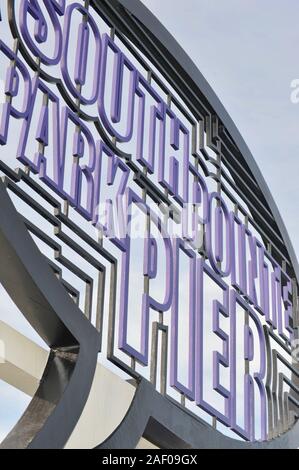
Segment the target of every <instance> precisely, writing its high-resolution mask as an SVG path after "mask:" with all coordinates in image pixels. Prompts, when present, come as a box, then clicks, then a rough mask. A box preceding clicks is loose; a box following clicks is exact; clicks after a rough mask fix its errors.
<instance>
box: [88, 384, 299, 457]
mask: <svg viewBox="0 0 299 470" xmlns="http://www.w3.org/2000/svg"><path fill="white" fill-rule="evenodd" d="M142 436H143V437H145V438H146V439H148V440H149V441H150V442H152V443H153V444H157V445H158V446H159V447H160V448H162V449H163V448H164V449H296V448H298V442H299V423H298V422H297V423H296V424H295V426H294V427H293V429H292V430H290V431H288V432H286V433H284V434H282V435H281V436H279V437H277V438H275V439H273V440H271V441H265V442H243V441H238V440H236V439H231V438H229V437H227V436H225V435H224V434H222V433H221V432H219V431H217V430H216V429H214V428H212V426H210V425H209V424H207V423H206V422H204V421H203V420H201V419H200V418H198V417H197V416H195V415H193V414H192V413H191V412H188V410H186V409H183V408H181V407H179V406H177V404H176V403H175V402H173V401H171V400H170V399H168V398H165V397H163V396H162V395H161V394H160V393H158V392H157V391H156V390H155V389H154V387H153V385H152V384H151V383H150V382H148V381H147V380H145V379H142V380H141V381H140V383H139V384H138V385H137V389H136V393H135V396H134V399H133V401H132V404H131V406H130V408H129V410H128V413H127V415H126V416H125V418H124V420H123V421H122V423H121V424H120V426H119V427H118V428H117V429H116V430H115V431H114V433H113V434H112V435H111V436H110V437H109V438H108V439H106V440H105V441H104V442H103V443H102V444H100V445H99V446H98V447H97V449H132V448H135V447H136V446H137V444H138V442H139V440H140V438H141V437H142Z"/></svg>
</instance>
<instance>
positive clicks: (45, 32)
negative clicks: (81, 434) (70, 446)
mask: <svg viewBox="0 0 299 470" xmlns="http://www.w3.org/2000/svg"><path fill="white" fill-rule="evenodd" d="M1 14H2V21H1V23H0V28H1V29H0V80H2V83H3V93H2V96H1V97H0V99H2V105H1V110H0V144H1V149H0V152H1V162H0V169H1V172H2V175H3V180H2V183H1V187H0V191H1V202H0V205H1V221H0V232H1V240H0V251H1V257H2V260H3V264H2V268H1V273H0V275H1V282H2V283H3V285H4V287H5V288H6V289H7V291H8V292H9V294H10V296H11V298H12V299H13V300H14V302H15V303H16V305H17V306H18V307H19V308H20V310H21V311H22V313H23V314H24V315H25V317H26V318H27V319H28V320H29V321H30V323H31V324H32V326H33V327H34V328H35V329H36V330H37V332H38V333H39V334H40V335H41V337H42V338H43V339H44V340H45V341H46V343H47V344H48V345H49V347H50V348H51V354H50V358H49V364H48V367H47V369H48V370H47V371H46V372H45V376H44V379H43V380H42V382H41V386H40V388H39V390H38V392H37V394H36V396H35V397H34V398H33V401H32V403H31V405H30V406H29V408H28V409H27V410H26V412H25V414H24V415H23V417H22V418H21V420H20V421H19V423H18V424H17V425H16V427H15V429H14V430H13V431H12V432H11V433H10V434H9V436H8V437H7V438H6V440H5V441H4V443H3V446H4V447H14V446H17V447H43V446H45V447H63V446H64V444H65V442H66V440H67V438H68V437H69V435H70V434H71V432H72V430H73V429H74V427H75V425H76V422H77V421H78V419H79V416H80V414H81V412H82V409H83V408H84V404H85V402H86V399H87V396H88V393H89V390H90V387H91V383H92V378H93V374H94V370H95V365H96V361H97V353H98V352H99V351H101V354H102V356H101V357H107V358H108V361H109V363H110V364H111V367H115V368H116V369H117V370H120V369H121V370H122V371H124V372H125V373H126V374H128V376H130V377H133V378H134V379H136V381H137V382H136V383H137V385H136V386H137V389H136V395H135V398H134V402H133V404H132V407H131V409H130V412H129V414H128V416H127V418H126V419H125V420H124V422H123V423H122V425H121V426H120V428H119V429H118V430H117V431H116V432H115V435H112V436H111V438H110V439H108V441H107V442H106V443H104V444H102V446H103V447H105V446H107V447H108V448H111V447H113V446H121V447H126V445H131V444H129V443H128V441H127V439H128V432H127V431H128V429H130V434H131V435H132V433H133V434H134V433H135V434H134V435H136V442H137V440H138V439H139V437H140V435H142V434H144V433H146V434H147V435H148V436H149V438H151V439H156V440H157V435H159V436H160V442H162V443H164V444H165V443H166V444H165V445H167V446H178V447H183V446H185V445H188V446H193V447H210V446H223V447H232V446H240V447H242V446H244V447H245V446H246V445H253V446H255V445H256V446H259V445H260V446H263V445H264V446H272V445H273V446H279V445H282V444H281V442H283V445H287V446H293V445H296V446H298V442H297V440H296V439H297V433H298V431H297V426H296V425H295V426H294V422H295V421H296V419H297V413H298V393H299V390H298V387H297V380H298V370H297V366H296V357H295V356H296V354H295V353H294V345H295V346H296V340H297V277H296V276H298V274H299V270H298V264H297V260H296V257H295V255H294V253H293V249H292V247H291V244H290V241H289V239H288V235H287V233H286V230H285V228H284V225H283V223H282V221H281V218H280V216H279V213H278V211H277V209H276V206H275V204H274V202H273V200H272V197H271V195H270V193H269V190H268V188H267V186H266V184H265V182H264V180H263V177H262V176H261V173H260V172H259V170H258V168H257V167H256V164H255V162H254V160H253V158H252V156H251V154H250V152H249V150H248V148H247V147H246V145H245V143H244V142H243V140H242V139H241V137H240V135H239V133H238V131H237V130H236V128H235V126H234V124H233V122H232V121H231V119H230V118H229V116H228V115H227V113H226V112H225V110H224V108H223V107H222V105H221V104H220V102H219V101H218V99H217V97H216V96H215V94H214V93H213V92H212V90H211V89H210V87H209V86H208V84H207V83H206V82H205V80H204V79H203V77H202V76H201V74H200V73H199V71H198V70H197V69H196V67H195V66H194V64H193V63H192V62H191V61H190V59H189V58H188V57H187V56H186V55H185V53H184V52H183V51H182V49H181V48H180V47H179V46H178V44H177V43H176V42H175V41H174V40H173V38H171V36H170V35H169V34H168V33H167V31H166V30H165V29H164V28H163V26H162V25H161V24H160V23H159V22H158V21H157V20H156V19H155V18H154V17H153V16H152V15H151V13H150V12H149V11H148V10H147V9H146V8H145V7H144V6H143V5H142V4H141V3H140V2H138V1H133V0H130V1H129V0H126V1H125V0H123V1H109V2H108V1H105V0H101V1H90V2H89V1H84V2H83V1H82V2H71V1H65V0H63V1H57V0H56V1H54V0H44V1H42V2H37V1H35V0H21V1H20V2H14V1H10V0H9V1H8V2H7V4H6V6H4V8H2V12H1ZM16 166H18V168H17V170H14V168H15V167H16ZM9 195H11V197H12V200H13V202H14V204H15V207H14V206H13V204H12V202H11V200H10V198H9ZM20 201H22V204H21V203H20ZM25 207H26V208H27V209H25ZM17 211H18V212H19V213H17ZM29 233H30V234H31V236H32V237H33V238H34V240H35V241H36V243H37V244H38V247H39V250H40V251H42V253H43V254H41V253H40V251H39V250H38V249H37V247H36V245H35V243H34V242H33V241H32V238H31V237H30V236H29ZM76 259H78V261H76ZM79 259H80V260H79ZM5 260H6V261H7V262H4V261H5ZM53 271H54V273H53ZM55 274H56V278H55ZM57 277H58V280H57ZM75 279H76V281H75ZM78 280H79V281H80V283H81V284H80V285H81V286H82V285H83V286H84V288H82V287H81V288H76V287H75V286H76V285H77V281H78ZM59 281H60V282H59ZM80 289H81V290H80ZM82 310H83V312H82ZM82 313H83V314H84V315H83V314H82ZM59 367H61V368H63V370H64V373H63V381H62V383H60V381H59V379H58V377H57V374H55V370H57V368H59ZM49 371H50V373H49ZM60 377H61V376H60ZM138 384H139V385H138ZM155 389H156V390H157V391H158V392H159V393H157V391H155ZM51 390H55V392H54V398H52V399H51V400H50V399H49V394H51V393H52V392H51ZM99 399H100V397H99ZM140 400H143V404H144V406H143V411H142V410H141V409H140V408H138V406H139V405H138V403H139V402H140ZM203 412H204V414H202V413H203ZM138 413H139V415H138ZM132 417H134V419H135V425H134V426H135V427H134V429H132V424H130V419H133V418H132ZM203 419H204V420H206V421H207V422H208V423H210V424H211V425H212V426H208V424H206V425H203ZM136 420H137V421H136ZM136 422H138V423H139V425H137V424H136ZM188 422H189V423H190V422H192V423H193V425H194V426H195V428H194V429H197V427H198V426H204V427H203V428H199V429H201V431H200V432H199V433H198V435H194V434H192V435H191V434H190V430H189V429H188V428H190V426H189V424H188ZM223 425H224V427H223ZM128 426H131V427H130V428H128ZM162 428H163V429H162ZM215 428H216V429H215ZM217 428H219V429H221V430H222V432H223V433H224V434H227V433H228V434H229V437H225V436H224V435H223V434H222V433H220V432H219V431H218V430H217ZM54 429H55V433H53V430H54ZM203 429H204V432H203ZM163 430H164V431H163ZM285 431H288V433H287V434H285V435H284V436H283V437H279V436H280V435H281V434H282V433H283V432H285ZM199 434H200V436H199ZM155 436H156V437H155ZM237 436H239V440H238V441H236V440H233V439H232V438H233V437H237ZM131 439H132V437H131ZM257 440H258V441H262V442H263V443H262V444H258V443H255V441H257ZM245 441H251V442H252V443H253V444H246V443H245ZM130 442H131V441H130ZM294 443H295V444H294ZM99 445H100V443H99ZM161 445H162V444H161Z"/></svg>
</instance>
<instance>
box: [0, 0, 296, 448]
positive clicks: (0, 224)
mask: <svg viewBox="0 0 299 470" xmlns="http://www.w3.org/2000/svg"><path fill="white" fill-rule="evenodd" d="M14 3H15V2H11V1H10V2H9V20H10V26H11V30H12V32H13V34H14V37H15V38H16V41H17V49H18V51H20V53H21V54H22V55H23V56H24V58H25V60H26V62H27V63H28V64H30V67H31V68H32V69H33V70H34V71H35V72H36V74H37V75H38V76H39V77H41V78H43V79H44V80H45V81H47V82H49V83H52V84H55V85H56V86H57V88H58V89H59V91H60V93H61V95H62V96H63V98H64V100H65V101H66V103H67V104H68V106H69V107H70V108H71V109H72V110H73V111H74V112H76V114H77V115H78V116H79V117H81V118H82V119H83V120H84V121H88V122H91V123H92V124H94V125H95V127H96V129H97V131H98V132H99V134H100V135H101V138H102V139H103V141H104V142H105V143H106V144H107V145H108V146H109V148H111V150H112V151H113V152H114V153H115V154H116V155H118V156H119V157H120V158H122V159H123V161H124V162H125V164H126V165H127V166H128V167H129V168H130V170H131V171H132V172H133V173H134V181H135V182H136V183H137V184H138V185H139V186H140V187H141V188H142V190H143V199H144V201H146V198H147V197H148V196H150V197H151V198H152V199H153V200H154V201H157V202H161V201H163V202H164V203H165V204H166V205H171V198H170V197H169V194H168V193H167V191H165V192H163V191H162V190H161V189H159V188H158V187H157V186H156V185H155V184H154V183H153V182H152V181H151V179H150V178H149V175H148V174H146V172H142V171H141V170H140V168H138V166H136V164H135V163H134V162H133V161H132V155H130V154H128V153H125V152H124V151H123V150H122V149H121V148H120V145H119V142H118V141H117V138H116V136H114V137H115V138H113V139H111V138H110V136H108V134H107V132H106V130H105V129H104V126H103V124H102V123H101V121H100V119H98V118H94V117H93V116H89V115H88V114H86V113H85V111H84V110H83V109H82V106H80V104H81V103H80V100H78V101H76V102H74V100H72V99H71V98H70V96H69V94H68V92H67V90H66V87H65V85H64V83H63V82H62V80H60V79H56V78H53V77H52V76H49V75H48V74H47V73H45V72H44V71H43V70H42V68H41V67H40V63H38V62H35V61H34V60H33V59H32V58H31V56H30V55H29V54H28V52H27V50H26V47H25V46H24V44H23V43H22V40H21V38H20V37H19V34H18V30H17V26H16V18H15V5H14ZM86 6H87V8H94V9H95V11H97V12H98V13H100V14H101V15H103V16H105V18H107V21H109V25H110V28H111V36H112V37H113V36H114V35H116V36H117V37H118V38H119V40H121V42H122V43H123V44H124V45H125V46H126V48H127V49H128V50H129V51H130V52H131V53H132V54H133V55H134V57H135V58H136V60H138V61H139V63H142V64H143V65H144V68H146V70H147V71H148V78H149V81H150V80H151V79H153V78H154V79H155V80H156V82H157V83H159V86H161V87H164V89H165V93H166V94H167V96H168V99H169V102H172V103H175V104H176V106H177V107H178V108H179V109H180V111H181V112H182V113H184V115H185V116H186V119H187V120H188V121H189V122H190V124H191V125H192V127H193V129H195V130H196V131H198V129H197V125H198V123H199V124H200V130H199V133H200V138H202V137H203V134H204V133H205V134H206V136H207V140H208V144H207V147H209V148H210V149H212V150H213V151H214V153H215V158H213V157H211V156H210V155H209V154H208V152H207V151H206V148H205V145H204V144H202V145H201V155H199V154H197V153H196V152H195V155H196V157H197V158H198V165H200V167H201V168H202V170H203V172H204V174H205V175H206V176H209V177H211V178H212V179H213V180H215V181H216V182H217V185H218V188H219V192H221V191H223V193H224V194H225V195H226V196H227V197H228V198H229V199H230V200H231V201H232V202H233V204H234V205H235V208H236V213H238V211H239V212H240V213H242V214H243V215H244V216H245V217H246V220H247V223H250V224H251V225H252V226H253V227H254V228H255V229H256V230H257V231H258V232H259V233H260V234H261V236H262V239H263V242H264V244H265V246H267V247H268V246H269V247H270V251H271V254H272V255H273V257H274V258H275V260H276V261H277V263H278V264H279V265H280V266H282V267H284V269H285V271H286V272H287V273H288V275H289V276H290V277H291V278H292V279H293V282H294V306H295V311H294V327H295V328H297V311H296V308H297V284H298V279H299V266H298V261H297V258H296V255H295V253H294V250H293V248H292V245H291V242H290V240H289V237H288V233H287V231H286V229H285V226H284V224H283V221H282V219H281V216H280V214H279V211H278V209H277V207H276V204H275V202H274V201H273V198H272V196H271V194H270V191H269V189H268V187H267V185H266V183H265V180H264V178H263V176H262V174H261V172H260V171H259V169H258V167H257V165H256V163H255V161H254V158H253V156H252V155H251V153H250V151H249V149H248V147H247V145H246V144H245V142H244V140H243V139H242V137H241V136H240V134H239V132H238V130H237V128H236V126H235V125H234V123H233V121H232V119H231V118H230V116H229V115H228V114H227V112H226V110H225V109H224V107H223V106H222V104H221V103H220V101H219V99H218V98H217V96H216V95H215V93H214V92H213V90H212V89H211V87H210V86H209V85H208V83H207V82H206V80H205V79H204V77H203V76H202V75H201V73H200V72H199V70H198V69H197V67H196V66H195V65H194V63H193V62H192V61H191V59H190V58H189V57H188V56H187V55H186V53H185V52H184V51H183V50H182V48H181V47H180V46H179V44H178V43H177V42H176V41H175V39H174V38H173V37H172V36H171V35H170V34H169V32H168V31H167V30H166V29H165V28H164V27H163V25H161V23H160V22H159V21H158V20H157V18H155V17H154V15H153V14H152V13H151V12H150V11H149V10H148V9H147V8H146V7H145V6H144V5H143V4H142V3H141V2H140V1H139V0H109V1H108V0H107V1H106V0H94V1H91V2H86ZM144 56H145V57H146V59H144ZM147 60H149V61H150V64H152V65H153V66H151V65H148V63H147ZM155 67H156V68H157V69H158V71H159V73H161V74H162V76H163V79H165V80H167V82H168V84H170V86H171V87H172V89H173V90H175V92H176V93H177V95H178V96H179V97H180V98H181V100H182V101H183V103H184V105H182V104H181V103H180V102H179V101H178V100H177V98H176V96H175V93H173V92H172V91H170V89H168V88H167V85H165V84H164V83H163V80H161V79H160V77H159V74H158V73H156V71H155ZM211 168H213V170H211ZM0 170H1V172H2V174H4V175H5V176H4V178H3V182H2V183H1V184H0V213H1V217H0V254H1V260H2V263H1V267H0V281H1V283H2V284H3V286H4V287H5V289H6V290H7V292H8V293H9V295H10V297H11V298H12V300H13V301H14V302H15V304H16V305H17V307H18V308H19V309H20V310H21V312H22V313H23V314H24V316H25V317H26V318H27V320H28V321H29V322H30V323H31V325H32V326H33V327H34V329H35V330H36V331H37V333H38V334H39V335H40V336H41V337H42V338H43V339H44V341H45V342H46V343H47V345H48V346H49V347H50V349H51V352H50V356H49V361H48V365H47V368H46V370H45V372H44V376H43V378H42V380H41V384H40V387H39V389H38V391H37V393H36V395H35V397H34V398H33V400H32V402H31V404H30V405H29V407H28V409H27V410H26V412H25V413H24V415H23V416H22V418H21V419H20V421H19V422H18V423H17V425H16V426H15V428H14V429H13V430H12V432H11V433H10V434H9V435H8V436H7V438H6V439H5V440H4V442H3V443H2V447H3V448H26V447H28V448H59V447H63V446H64V445H65V443H66V442H67V439H68V437H69V436H70V434H71V432H72V430H73V429H74V427H75V425H76V423H77V421H78V419H79V417H80V414H81V412H82V410H83V408H84V404H85V402H86V400H87V397H88V394H89V390H90V387H91V383H92V379H93V374H94V371H95V366H96V361H97V354H98V352H99V351H100V350H101V347H102V343H103V341H102V340H103V338H102V332H103V302H104V300H103V299H104V289H105V285H107V273H106V271H107V269H106V267H105V264H104V261H105V262H106V263H108V264H109V269H110V279H109V282H110V288H109V289H110V290H109V320H108V323H109V324H108V343H107V357H108V359H109V360H110V361H111V363H113V364H114V365H115V366H116V367H118V368H121V369H122V370H123V371H125V372H126V373H127V374H128V375H129V376H131V377H133V378H134V379H136V380H137V384H138V385H137V388H136V395H135V398H134V400H133V403H132V405H131V408H130V410H129V412H128V413H127V416H126V417H125V419H124V421H123V422H122V423H121V425H120V426H119V428H118V429H116V430H115V432H114V433H113V435H112V436H110V438H109V439H107V440H106V441H105V442H104V443H102V444H100V443H99V446H98V447H99V448H130V447H135V446H136V445H137V443H138V442H139V440H140V437H141V436H145V437H146V438H148V439H149V440H150V441H152V442H154V443H155V444H157V445H159V446H161V447H164V448H216V447H221V448H280V447H284V448H294V447H298V445H299V431H298V423H296V424H295V425H294V426H293V427H292V429H290V430H288V429H289V427H290V425H291V426H292V425H293V421H292V422H291V423H289V421H288V420H289V414H288V411H289V406H292V407H293V408H292V409H294V410H296V412H297V408H298V402H297V400H296V396H297V395H298V392H299V389H298V388H297V387H296V384H297V383H298V371H297V370H296V368H295V367H293V366H292V365H291V364H290V363H288V364H286V366H287V367H288V368H289V369H290V370H291V372H292V374H293V380H292V382H291V383H289V380H288V378H287V377H286V376H284V375H283V374H281V373H279V374H278V366H277V363H278V362H279V361H281V362H284V361H285V360H284V359H283V357H282V356H281V355H279V353H278V352H277V351H276V350H275V349H273V350H272V349H271V348H272V347H271V345H270V338H272V339H273V341H276V343H277V345H279V347H280V348H283V349H284V351H286V352H287V353H288V354H290V353H291V350H290V347H289V345H288V344H284V343H283V342H282V341H281V340H280V339H279V338H277V336H276V335H275V334H274V333H273V331H272V330H271V328H268V327H264V333H265V338H266V342H267V355H268V356H267V357H268V359H269V361H268V362H269V369H268V370H267V382H266V392H267V399H268V406H269V414H268V416H269V436H268V437H269V441H268V442H263V443H245V442H240V441H236V440H234V439H230V438H228V437H225V436H224V435H222V434H221V433H220V432H219V431H217V430H216V429H213V427H211V426H209V425H208V424H206V423H204V422H203V421H202V420H201V419H199V418H198V417H197V416H195V415H194V414H192V413H191V412H190V411H189V410H188V409H187V408H186V406H185V404H186V403H185V401H186V394H184V393H183V394H182V397H181V404H180V403H178V402H175V401H174V400H173V399H172V398H170V397H169V396H168V395H167V374H168V371H167V351H168V344H169V342H170V341H169V336H168V335H169V331H168V326H167V325H165V324H164V318H163V312H160V315H159V316H160V318H159V322H153V323H152V324H151V325H150V328H151V330H152V344H151V357H150V360H149V363H150V366H149V367H150V374H149V375H150V381H151V383H149V382H147V381H146V380H145V379H144V378H142V374H141V373H140V372H139V371H138V368H137V367H136V358H135V357H134V356H133V355H132V356H131V359H132V361H131V365H130V366H129V365H128V363H127V362H126V361H124V360H123V359H122V357H121V356H119V354H118V352H119V351H118V350H117V349H118V348H117V345H116V341H115V337H116V332H117V329H118V325H117V316H116V295H117V294H116V291H117V276H118V260H117V259H116V258H115V257H114V256H113V255H112V253H110V251H109V250H107V249H105V248H104V247H103V246H102V245H101V243H98V242H96V241H95V240H94V239H92V238H91V237H90V236H89V235H88V234H87V233H86V232H85V231H84V230H83V229H82V228H81V227H79V226H78V225H77V224H76V223H74V222H73V221H72V219H71V217H69V214H68V206H67V205H66V208H64V209H63V208H62V207H61V204H60V202H59V201H58V200H57V199H56V198H54V197H53V196H52V195H50V194H49V193H48V192H47V191H46V190H45V189H43V188H42V187H41V186H39V184H38V183H37V182H36V181H35V180H34V178H32V177H31V175H30V172H29V171H28V172H27V173H26V172H25V171H24V170H21V169H19V170H17V171H13V170H11V169H10V168H8V167H7V166H6V165H5V164H4V163H1V165H0ZM22 185H23V186H22ZM24 185H25V187H26V188H27V189H28V188H30V191H33V193H35V194H36V195H38V196H39V197H40V198H41V199H43V200H44V201H46V202H47V203H48V204H50V206H51V207H52V208H53V209H54V215H53V214H52V213H50V212H49V211H48V210H47V208H46V207H43V205H42V204H41V203H39V202H38V201H37V200H35V197H34V196H30V195H29V192H27V189H26V190H25V189H22V188H24ZM232 190H233V191H235V193H237V194H238V196H239V197H240V198H241V199H242V202H243V203H244V207H243V206H242V203H240V201H239V200H238V199H236V197H235V196H234V194H233V191H232ZM8 192H10V193H13V194H14V195H15V196H16V197H17V198H19V199H20V200H22V201H23V202H24V203H25V204H27V206H28V207H30V208H31V209H32V210H34V211H35V212H36V213H38V214H39V215H40V216H41V217H42V218H43V219H44V220H46V221H47V223H48V224H49V225H50V227H51V231H49V232H47V233H46V232H45V231H44V230H42V229H40V228H39V227H38V226H37V224H36V223H34V222H33V221H31V220H29V219H30V218H29V217H27V214H24V213H22V214H18V213H17V211H16V209H15V208H14V206H13V204H12V202H11V200H10V198H9V196H8ZM245 206H246V207H245ZM247 207H248V208H249V211H248V210H247ZM172 216H173V217H175V214H172ZM65 227H67V228H68V229H69V230H70V231H71V232H72V233H73V234H75V235H76V238H75V237H72V236H70V235H68V234H67V233H66V232H65V230H64V229H65ZM29 233H31V234H33V235H34V236H36V237H37V238H38V239H39V240H41V241H42V242H43V243H45V244H46V245H47V246H48V247H50V248H51V249H52V250H53V251H54V252H55V256H54V260H53V259H51V260H50V259H48V258H46V257H44V256H43V255H41V253H40V252H39V250H38V248H37V247H36V245H35V243H34V241H33V240H32V238H31V237H30V235H29ZM83 242H84V243H83ZM66 247H67V248H70V249H71V250H73V251H74V252H76V253H77V254H78V255H79V256H80V257H81V258H82V259H84V260H85V261H86V262H87V263H89V265H90V266H92V267H93V269H95V270H96V271H97V279H96V281H95V279H94V278H93V277H92V276H91V275H90V274H89V273H87V272H85V271H84V270H82V269H80V267H79V266H78V265H76V264H75V262H73V260H72V259H71V257H70V256H67V255H65V254H64V250H65V248H66ZM87 247H88V248H87ZM90 249H91V250H92V253H93V254H91V252H90ZM203 254H204V255H205V253H203ZM61 266H63V267H65V268H67V269H68V270H69V271H70V272H71V273H72V274H73V275H75V276H76V277H77V278H79V279H80V280H81V281H83V283H84V285H85V293H84V295H85V304H84V305H85V308H84V314H83V313H82V312H81V310H80V309H79V307H78V305H79V297H80V293H79V291H78V290H77V289H76V288H75V287H74V286H72V284H71V283H70V282H68V280H67V279H64V278H63V275H62V269H61ZM95 282H96V283H97V286H98V297H97V307H96V320H95V326H96V327H94V326H92V324H91V323H90V321H91V319H92V315H91V312H92V301H93V298H94V296H95V289H94V287H95V286H94V284H95ZM148 282H149V280H148ZM146 289H147V290H146V291H147V293H148V289H149V285H148V284H147V285H146ZM160 336H161V338H162V341H161V344H162V346H161V349H160V352H161V358H160V357H159V354H158V342H159V337H160ZM158 360H160V361H161V364H160V365H159V364H158ZM159 366H160V367H159ZM158 370H159V372H160V377H159V378H158V377H157V373H158ZM284 383H287V384H288V385H289V387H290V388H291V393H290V394H289V395H288V396H287V397H285V396H284V399H283V398H282V396H283V385H284ZM155 387H159V392H160V393H158V392H157V391H156V390H155ZM99 399H100V397H99ZM283 400H284V401H283ZM289 402H290V404H289ZM215 423H216V419H215ZM286 430H288V431H287V432H285V431H286Z"/></svg>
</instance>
